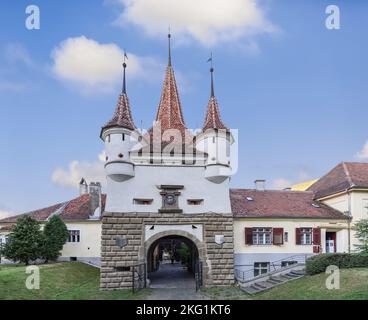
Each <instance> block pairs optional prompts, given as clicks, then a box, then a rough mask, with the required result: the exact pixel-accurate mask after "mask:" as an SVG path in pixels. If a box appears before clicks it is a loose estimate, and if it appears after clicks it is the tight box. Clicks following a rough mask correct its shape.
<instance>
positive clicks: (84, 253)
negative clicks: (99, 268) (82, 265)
mask: <svg viewBox="0 0 368 320" xmlns="http://www.w3.org/2000/svg"><path fill="white" fill-rule="evenodd" d="M66 226H67V228H68V230H80V242H67V243H66V244H65V245H64V247H63V250H62V252H61V257H62V258H70V257H77V258H86V257H100V256H101V229H102V227H101V226H102V223H101V222H100V221H93V222H88V221H86V222H73V223H69V222H66Z"/></svg>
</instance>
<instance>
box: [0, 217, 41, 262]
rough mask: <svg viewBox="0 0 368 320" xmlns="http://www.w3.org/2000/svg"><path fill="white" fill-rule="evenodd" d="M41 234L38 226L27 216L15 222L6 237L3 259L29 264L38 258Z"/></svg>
mask: <svg viewBox="0 0 368 320" xmlns="http://www.w3.org/2000/svg"><path fill="white" fill-rule="evenodd" d="M41 242H42V232H41V230H40V224H39V223H38V222H37V221H36V220H34V219H32V218H31V217H29V216H24V217H22V218H19V219H18V220H17V223H16V224H15V226H14V227H13V229H12V232H11V233H10V234H9V236H8V242H7V243H6V244H5V246H4V248H3V250H2V254H3V255H4V256H5V258H7V259H9V260H13V261H14V262H16V261H19V262H21V263H25V264H26V265H28V264H29V262H30V261H33V260H36V259H37V258H39V257H40V248H41Z"/></svg>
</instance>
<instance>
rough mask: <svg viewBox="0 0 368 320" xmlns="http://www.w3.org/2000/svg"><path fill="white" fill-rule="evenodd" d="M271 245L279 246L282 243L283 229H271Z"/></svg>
mask: <svg viewBox="0 0 368 320" xmlns="http://www.w3.org/2000/svg"><path fill="white" fill-rule="evenodd" d="M272 231H273V244H275V245H281V244H283V243H284V228H273V230H272Z"/></svg>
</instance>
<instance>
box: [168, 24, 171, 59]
mask: <svg viewBox="0 0 368 320" xmlns="http://www.w3.org/2000/svg"><path fill="white" fill-rule="evenodd" d="M167 38H168V40H169V63H168V64H169V66H171V32H170V26H169V33H168V34H167Z"/></svg>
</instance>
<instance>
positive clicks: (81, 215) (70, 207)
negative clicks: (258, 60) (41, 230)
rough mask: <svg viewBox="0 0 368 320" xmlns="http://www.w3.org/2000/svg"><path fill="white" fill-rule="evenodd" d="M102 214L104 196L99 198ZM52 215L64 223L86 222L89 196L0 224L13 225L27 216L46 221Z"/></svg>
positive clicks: (88, 215) (88, 210)
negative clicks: (73, 221)
mask: <svg viewBox="0 0 368 320" xmlns="http://www.w3.org/2000/svg"><path fill="white" fill-rule="evenodd" d="M101 197H102V198H101V202H102V212H103V211H104V210H105V203H106V195H105V194H103V195H102V196H101ZM52 214H59V215H60V217H61V218H62V219H63V220H64V221H71V220H88V218H89V217H90V216H91V215H93V212H91V209H90V195H89V194H84V195H82V196H80V197H78V198H75V199H73V200H71V201H69V202H64V203H59V204H56V205H53V206H51V207H47V208H43V209H39V210H34V211H31V212H27V213H23V214H20V215H16V216H11V217H7V218H5V219H2V220H0V223H15V222H16V221H17V220H18V219H19V218H21V217H23V216H25V215H28V216H31V217H32V218H33V219H35V220H37V221H40V222H41V221H47V219H48V218H49V217H50V216H51V215H52Z"/></svg>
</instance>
